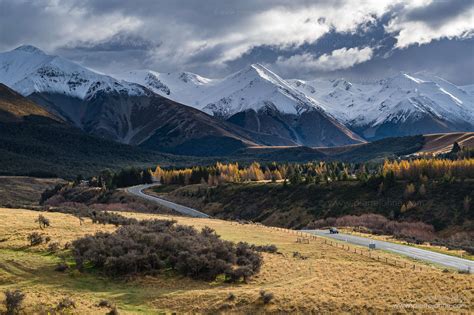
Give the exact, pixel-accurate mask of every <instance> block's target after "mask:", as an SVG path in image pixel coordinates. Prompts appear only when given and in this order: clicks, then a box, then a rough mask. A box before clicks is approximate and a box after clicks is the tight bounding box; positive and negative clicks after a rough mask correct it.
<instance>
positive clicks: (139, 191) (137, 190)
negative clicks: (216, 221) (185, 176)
mask: <svg viewBox="0 0 474 315" xmlns="http://www.w3.org/2000/svg"><path fill="white" fill-rule="evenodd" d="M152 186H157V184H146V185H138V186H133V187H128V188H125V190H126V191H127V192H129V193H131V194H133V195H135V196H138V197H141V198H144V199H147V200H150V201H153V202H155V203H157V204H159V205H161V206H164V207H166V208H169V209H173V210H174V211H176V212H179V213H181V214H184V215H187V216H190V217H195V218H210V216H209V215H207V214H205V213H203V212H200V211H197V210H196V209H193V208H189V207H185V206H182V205H178V204H177V203H174V202H171V201H168V200H165V199H162V198H158V197H155V196H151V195H147V194H145V193H144V192H143V190H145V189H147V188H150V187H152Z"/></svg>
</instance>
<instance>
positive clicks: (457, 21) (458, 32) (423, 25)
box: [385, 1, 474, 48]
mask: <svg viewBox="0 0 474 315" xmlns="http://www.w3.org/2000/svg"><path fill="white" fill-rule="evenodd" d="M445 3H446V2H442V1H422V2H419V3H415V4H413V3H411V4H407V5H406V6H405V7H404V8H403V10H401V11H400V12H399V13H398V14H397V15H396V16H395V17H394V18H393V19H391V20H390V22H389V23H388V25H387V27H386V28H385V30H386V31H387V32H389V33H394V34H396V35H395V38H396V39H397V43H396V45H395V47H396V48H406V47H408V46H410V45H414V44H418V45H422V44H428V43H430V42H431V41H433V40H437V39H441V38H449V39H452V38H462V37H466V36H469V35H470V34H472V32H473V31H474V2H472V1H470V4H471V6H470V7H467V8H463V9H462V10H461V12H455V13H456V14H455V15H454V16H448V17H446V16H447V14H446V16H444V17H445V18H444V19H442V18H441V17H443V16H442V12H436V11H435V10H433V9H431V10H430V11H431V12H430V13H431V14H432V17H431V20H430V19H426V17H425V19H412V18H411V16H410V13H411V12H415V11H416V12H417V15H421V14H418V12H423V10H425V11H426V10H429V9H430V6H438V7H439V9H438V10H439V11H441V10H443V9H445V7H443V6H442V5H443V4H445ZM458 3H461V2H458ZM447 4H449V3H447ZM456 4H457V3H456V1H454V2H453V3H451V5H452V6H455V5H456Z"/></svg>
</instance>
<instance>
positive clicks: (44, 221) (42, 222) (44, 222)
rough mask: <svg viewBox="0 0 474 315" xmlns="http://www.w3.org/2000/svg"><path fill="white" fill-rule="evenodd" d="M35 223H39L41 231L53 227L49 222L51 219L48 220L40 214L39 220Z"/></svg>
mask: <svg viewBox="0 0 474 315" xmlns="http://www.w3.org/2000/svg"><path fill="white" fill-rule="evenodd" d="M35 222H37V223H38V224H39V227H40V229H44V228H46V227H48V226H50V225H51V223H50V222H49V219H48V218H46V217H45V216H44V215H42V214H40V215H39V216H38V218H37V219H36V220H35Z"/></svg>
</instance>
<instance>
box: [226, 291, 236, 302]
mask: <svg viewBox="0 0 474 315" xmlns="http://www.w3.org/2000/svg"><path fill="white" fill-rule="evenodd" d="M233 300H235V294H234V293H232V292H230V293H229V295H227V301H233Z"/></svg>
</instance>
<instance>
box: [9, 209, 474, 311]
mask: <svg viewBox="0 0 474 315" xmlns="http://www.w3.org/2000/svg"><path fill="white" fill-rule="evenodd" d="M38 214H39V212H35V211H30V210H21V209H3V208H0V292H3V291H5V290H6V289H16V288H19V289H21V290H23V291H24V292H25V293H26V294H27V299H26V301H25V307H26V308H25V310H24V312H25V313H28V314H30V313H35V310H36V312H37V310H38V309H39V307H40V306H39V305H40V304H44V305H49V306H54V305H56V304H57V302H58V301H59V300H60V299H61V298H63V297H70V298H71V299H73V300H74V301H75V303H76V309H75V310H74V312H75V313H77V314H105V313H106V312H107V311H108V309H106V308H99V307H98V306H97V303H98V302H99V301H100V300H101V299H107V300H109V301H111V302H113V303H114V304H116V305H117V307H118V309H119V312H120V314H156V313H160V312H163V313H165V312H168V313H169V312H177V313H289V312H296V313H320V312H322V313H413V312H417V313H452V312H458V313H469V312H471V311H473V310H474V278H473V276H472V275H463V274H458V273H455V272H448V273H444V272H442V270H441V269H437V268H433V267H430V266H426V265H420V266H421V267H422V268H421V270H420V269H417V270H416V271H413V270H412V269H410V268H403V267H396V266H393V265H390V264H385V263H384V262H378V261H376V260H373V259H371V258H368V257H364V256H360V255H357V254H354V253H351V252H347V251H344V250H342V249H340V248H335V247H332V246H329V245H326V244H325V243H324V241H323V240H322V239H317V240H311V241H310V244H299V243H296V242H295V241H296V236H295V235H292V234H288V233H286V232H284V231H277V230H273V229H269V228H266V227H262V226H256V225H239V224H236V223H232V222H228V221H221V220H215V219H192V218H185V217H172V216H162V215H161V216H160V215H147V214H130V213H129V214H127V215H129V216H133V217H136V218H140V219H145V218H172V219H175V220H177V221H178V223H180V224H186V225H193V226H195V227H196V228H201V227H204V226H209V227H211V228H213V229H215V230H216V232H217V233H218V234H220V235H221V236H222V238H224V239H227V240H231V241H247V242H249V243H254V244H275V245H277V246H278V248H279V251H280V252H281V253H282V255H279V254H263V255H264V265H263V267H262V271H261V272H260V274H259V275H258V276H256V277H254V278H253V279H252V280H251V281H250V282H249V283H247V284H224V283H221V282H215V283H207V282H202V281H195V280H191V279H188V278H185V277H182V276H176V275H174V274H170V273H165V274H162V275H159V276H156V277H135V278H131V279H108V278H104V277H102V276H100V275H96V274H90V273H85V274H81V273H79V272H76V271H72V272H66V273H59V272H55V271H54V267H55V266H56V264H57V262H58V261H60V258H59V257H58V256H55V255H52V254H49V253H48V252H47V250H46V246H44V245H41V246H39V247H33V248H30V247H28V243H27V241H26V236H27V235H28V234H29V233H31V232H32V231H40V229H39V227H38V225H37V223H35V222H34V220H35V219H36V218H37V216H38ZM43 214H44V215H45V216H46V217H47V218H49V219H50V221H51V227H49V228H46V229H45V230H42V231H40V232H42V233H44V234H46V235H48V236H50V237H51V242H59V243H61V244H62V245H63V244H65V243H66V242H69V241H72V240H74V239H76V238H78V237H80V236H82V235H85V234H91V233H94V232H96V231H98V230H102V231H113V230H114V229H115V227H113V226H104V225H93V224H92V223H91V222H90V220H86V222H85V224H83V225H79V220H78V219H77V218H75V217H73V216H70V215H65V214H60V213H43ZM295 251H298V252H300V253H301V254H302V255H305V256H308V259H306V260H302V259H299V258H293V255H292V253H293V252H295ZM380 255H381V256H385V257H391V258H393V257H395V256H393V255H390V254H387V253H380ZM397 259H399V260H403V258H399V257H397ZM406 261H407V262H409V263H410V264H411V265H413V262H412V261H409V260H406ZM262 289H263V290H265V291H267V292H271V293H273V294H274V299H273V300H272V301H271V302H270V303H269V304H267V305H264V304H263V303H262V301H261V300H260V299H259V291H260V290H262ZM230 293H233V294H234V295H235V299H233V300H229V299H228V296H229V294H230ZM2 300H3V294H0V302H1V301H2ZM2 307H3V303H2V305H1V306H0V313H1V312H2V311H3V309H2Z"/></svg>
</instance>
